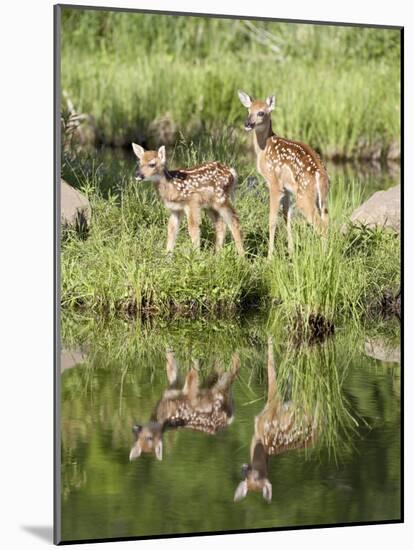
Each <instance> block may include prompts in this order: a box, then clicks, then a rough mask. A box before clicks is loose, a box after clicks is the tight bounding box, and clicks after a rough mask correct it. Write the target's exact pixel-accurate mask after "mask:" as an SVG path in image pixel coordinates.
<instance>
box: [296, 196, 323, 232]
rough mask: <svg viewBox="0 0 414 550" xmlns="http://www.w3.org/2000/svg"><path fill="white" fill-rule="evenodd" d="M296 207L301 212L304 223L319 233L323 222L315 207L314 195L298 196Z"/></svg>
mask: <svg viewBox="0 0 414 550" xmlns="http://www.w3.org/2000/svg"><path fill="white" fill-rule="evenodd" d="M296 206H297V208H298V209H299V210H300V211H301V212H302V214H303V216H304V217H305V219H306V221H307V222H308V223H309V224H310V225H312V226H313V227H314V228H315V229H316V230H317V231H318V232H319V233H321V232H322V228H323V222H322V218H321V215H320V214H319V209H318V207H317V206H316V194H315V195H313V194H309V195H305V194H300V195H299V194H298V195H297V198H296Z"/></svg>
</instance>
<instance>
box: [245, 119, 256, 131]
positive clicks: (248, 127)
mask: <svg viewBox="0 0 414 550" xmlns="http://www.w3.org/2000/svg"><path fill="white" fill-rule="evenodd" d="M253 128H254V123H253V122H252V121H251V120H250V118H247V119H246V121H245V123H244V129H245V130H248V131H249V130H253Z"/></svg>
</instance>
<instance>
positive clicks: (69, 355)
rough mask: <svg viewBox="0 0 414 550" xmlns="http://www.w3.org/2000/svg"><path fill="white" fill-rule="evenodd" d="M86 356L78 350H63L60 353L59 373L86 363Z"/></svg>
mask: <svg viewBox="0 0 414 550" xmlns="http://www.w3.org/2000/svg"><path fill="white" fill-rule="evenodd" d="M86 358H87V354H86V352H85V351H83V350H82V349H80V348H74V349H65V348H63V349H62V350H61V353H60V372H61V373H62V372H63V371H65V370H67V369H71V368H73V367H76V366H77V365H79V364H81V363H84V362H85V361H86Z"/></svg>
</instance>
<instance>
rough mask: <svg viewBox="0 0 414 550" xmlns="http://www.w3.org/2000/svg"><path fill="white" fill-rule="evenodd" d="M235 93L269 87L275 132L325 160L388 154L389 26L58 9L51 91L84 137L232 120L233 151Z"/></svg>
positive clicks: (392, 54) (107, 139) (396, 84)
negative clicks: (82, 121) (55, 87)
mask: <svg viewBox="0 0 414 550" xmlns="http://www.w3.org/2000/svg"><path fill="white" fill-rule="evenodd" d="M75 59H76V62H74V60H75ZM367 83H369V85H368V84H367ZM238 89H245V90H247V91H248V92H249V93H251V94H253V95H255V96H258V97H259V96H260V97H264V96H266V95H269V94H272V93H275V94H276V96H277V108H276V111H275V113H274V125H275V129H276V131H277V132H278V133H280V134H281V135H285V136H286V137H290V138H294V139H301V140H303V141H305V142H307V143H309V144H310V145H312V146H313V147H315V148H317V149H319V150H320V151H321V152H323V154H324V156H325V157H333V156H338V157H355V156H366V157H370V156H378V155H383V156H386V155H387V154H388V153H389V152H390V149H392V150H393V155H394V156H395V155H396V154H398V147H399V135H400V126H399V122H400V121H399V96H400V72H399V31H397V30H386V29H355V28H341V27H326V26H318V25H298V24H289V25H288V24H285V23H276V22H268V23H261V22H254V23H253V22H251V21H247V22H246V21H233V20H224V19H223V20H219V19H216V20H212V19H205V18H177V17H168V16H150V15H142V14H123V13H104V12H93V11H89V12H88V11H86V12H81V11H79V10H71V9H64V10H63V19H62V90H63V91H64V92H65V93H67V95H68V97H69V98H70V99H71V101H72V102H73V104H74V106H75V108H76V110H77V111H78V112H82V113H87V114H88V115H91V116H92V117H93V122H92V123H91V126H92V127H93V131H92V141H95V143H96V142H97V143H105V144H112V145H126V144H129V143H130V142H131V141H137V142H140V143H143V144H147V145H150V146H152V145H155V144H156V145H159V144H161V143H167V144H174V143H176V141H177V139H178V138H179V136H180V135H181V134H183V135H185V136H186V139H196V140H198V139H200V137H202V136H204V135H206V134H208V135H216V136H217V135H221V134H222V132H223V130H224V129H228V128H231V127H234V128H236V131H235V133H234V136H233V140H232V143H233V144H234V143H235V144H236V146H237V147H244V145H245V140H246V136H245V135H244V133H243V130H242V124H243V121H244V118H245V109H244V108H243V107H242V106H241V105H240V103H239V100H238V98H237V94H236V91H237V90H238ZM63 105H64V106H65V101H64V102H63ZM396 151H397V152H396Z"/></svg>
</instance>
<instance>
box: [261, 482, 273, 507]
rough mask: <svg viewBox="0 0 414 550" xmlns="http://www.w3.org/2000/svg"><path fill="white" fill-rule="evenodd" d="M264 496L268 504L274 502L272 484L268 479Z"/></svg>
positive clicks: (264, 488) (263, 491)
mask: <svg viewBox="0 0 414 550" xmlns="http://www.w3.org/2000/svg"><path fill="white" fill-rule="evenodd" d="M262 495H263V498H264V499H265V501H266V502H267V503H270V502H271V501H272V484H271V483H270V481H269V480H268V479H266V481H265V484H264V485H263V489H262Z"/></svg>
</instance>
